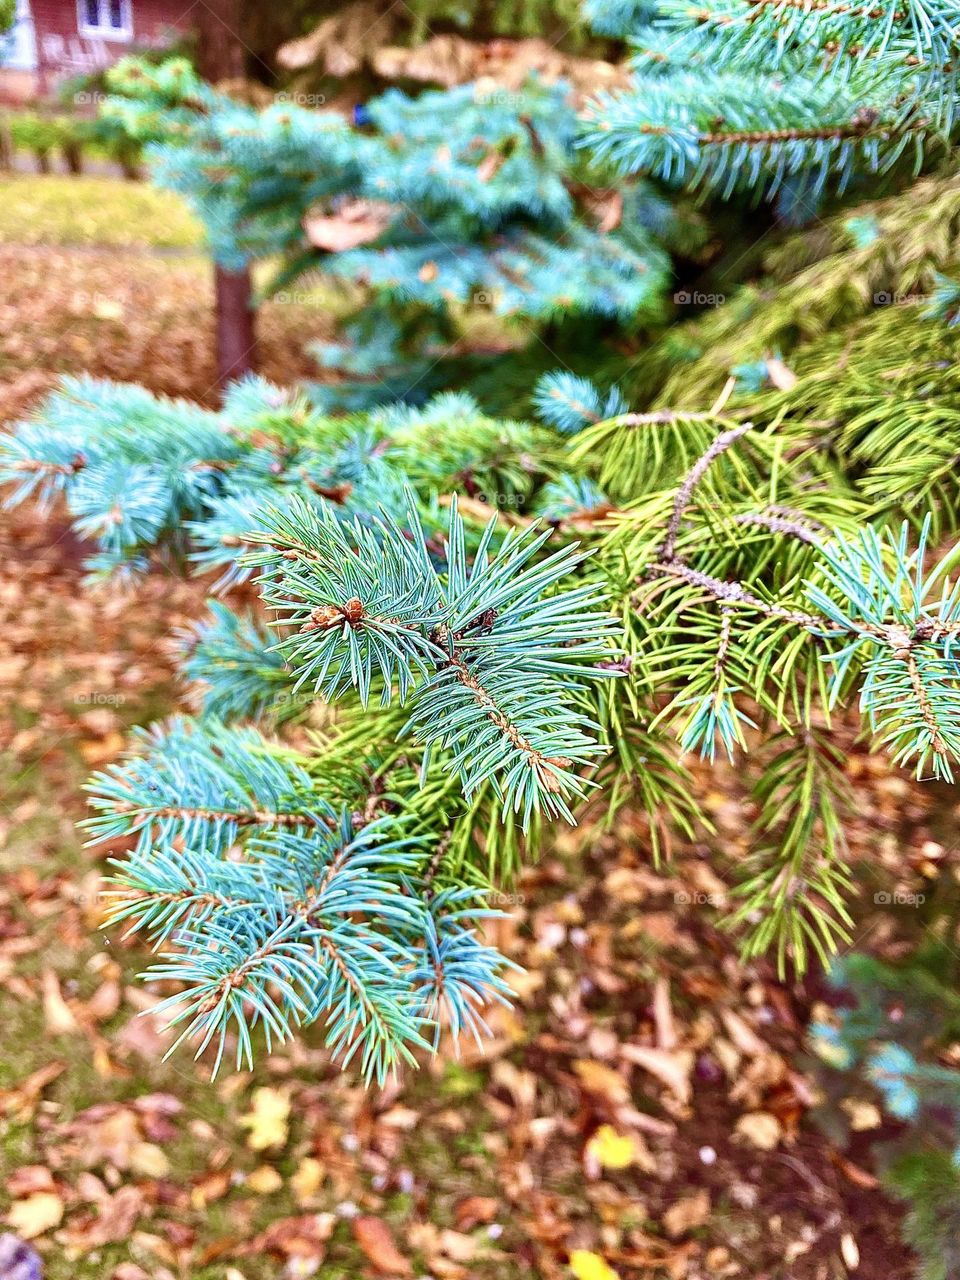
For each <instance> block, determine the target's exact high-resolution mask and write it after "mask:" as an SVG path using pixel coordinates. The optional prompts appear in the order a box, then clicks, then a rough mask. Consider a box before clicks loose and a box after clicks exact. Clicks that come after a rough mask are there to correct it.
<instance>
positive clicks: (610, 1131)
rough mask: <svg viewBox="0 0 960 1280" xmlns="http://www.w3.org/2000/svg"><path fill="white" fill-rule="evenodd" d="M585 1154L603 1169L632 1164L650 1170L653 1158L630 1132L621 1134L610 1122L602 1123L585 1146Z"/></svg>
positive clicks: (640, 1141) (621, 1167)
mask: <svg viewBox="0 0 960 1280" xmlns="http://www.w3.org/2000/svg"><path fill="white" fill-rule="evenodd" d="M586 1151H587V1155H588V1156H589V1157H591V1158H592V1159H594V1160H596V1162H597V1164H599V1165H600V1166H601V1167H602V1168H604V1169H627V1168H629V1166H630V1165H632V1164H638V1165H640V1166H641V1168H644V1169H646V1170H647V1172H652V1171H653V1167H654V1162H653V1158H652V1156H651V1155H650V1152H649V1150H648V1149H647V1147H646V1144H645V1143H644V1142H643V1141H642V1140H641V1139H640V1138H639V1136H637V1135H636V1134H632V1133H625V1134H621V1133H618V1132H617V1131H616V1129H615V1128H614V1127H613V1125H611V1124H602V1125H601V1126H600V1128H599V1129H598V1130H597V1131H596V1133H594V1135H593V1136H592V1137H591V1139H590V1141H589V1142H588V1143H587V1147H586Z"/></svg>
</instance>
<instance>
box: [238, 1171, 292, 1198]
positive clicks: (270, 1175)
mask: <svg viewBox="0 0 960 1280" xmlns="http://www.w3.org/2000/svg"><path fill="white" fill-rule="evenodd" d="M246 1185H247V1186H248V1187H249V1188H250V1190H251V1191H253V1192H254V1193H255V1194H256V1195H258V1196H268V1195H271V1194H272V1193H273V1192H274V1191H279V1190H280V1188H281V1187H282V1186H283V1179H282V1178H281V1177H280V1175H279V1173H277V1171H276V1169H273V1168H271V1167H270V1165H268V1164H262V1165H260V1167H259V1168H258V1169H254V1171H253V1173H250V1174H248V1175H247V1181H246Z"/></svg>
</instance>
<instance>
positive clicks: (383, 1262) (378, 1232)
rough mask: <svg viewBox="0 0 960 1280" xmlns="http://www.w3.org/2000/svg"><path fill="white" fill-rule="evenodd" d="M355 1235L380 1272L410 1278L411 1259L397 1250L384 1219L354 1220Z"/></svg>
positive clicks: (365, 1218) (367, 1217)
mask: <svg viewBox="0 0 960 1280" xmlns="http://www.w3.org/2000/svg"><path fill="white" fill-rule="evenodd" d="M353 1235H354V1238H355V1240H356V1242H357V1244H358V1245H359V1246H360V1248H361V1249H362V1250H363V1252H364V1253H365V1254H366V1255H367V1257H368V1258H369V1259H370V1261H371V1262H372V1263H373V1265H374V1266H375V1267H376V1268H377V1270H378V1271H382V1272H383V1273H384V1274H385V1275H393V1276H408V1275H410V1274H411V1272H412V1271H413V1267H412V1266H411V1265H410V1261H409V1259H408V1258H405V1257H404V1256H403V1254H402V1253H401V1252H400V1250H399V1249H398V1248H397V1246H396V1244H395V1243H394V1239H393V1234H392V1232H391V1231H390V1228H389V1227H388V1226H387V1224H386V1223H385V1222H384V1221H383V1219H382V1218H374V1217H371V1216H363V1217H360V1218H354V1220H353Z"/></svg>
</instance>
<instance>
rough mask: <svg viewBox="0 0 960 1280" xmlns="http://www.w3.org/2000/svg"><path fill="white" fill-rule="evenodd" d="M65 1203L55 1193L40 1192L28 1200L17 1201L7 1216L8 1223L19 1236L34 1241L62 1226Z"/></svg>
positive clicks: (28, 1197)
mask: <svg viewBox="0 0 960 1280" xmlns="http://www.w3.org/2000/svg"><path fill="white" fill-rule="evenodd" d="M62 1217H63V1201H62V1200H61V1199H60V1197H59V1196H58V1195H57V1194H56V1192H54V1191H38V1192H37V1194H36V1195H32V1196H27V1198H26V1200H15V1201H14V1202H13V1204H12V1205H11V1206H10V1212H9V1213H8V1214H7V1222H8V1223H9V1224H10V1226H11V1227H13V1229H14V1231H16V1233H17V1235H19V1236H21V1237H22V1238H23V1239H24V1240H32V1239H33V1238H34V1237H35V1236H40V1235H43V1233H44V1232H45V1231H52V1230H53V1228H54V1227H57V1226H59V1225H60V1219H61V1218H62Z"/></svg>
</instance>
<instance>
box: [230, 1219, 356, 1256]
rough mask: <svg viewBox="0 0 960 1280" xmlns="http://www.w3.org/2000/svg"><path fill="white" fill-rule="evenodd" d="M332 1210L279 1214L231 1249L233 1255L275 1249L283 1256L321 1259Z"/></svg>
mask: <svg viewBox="0 0 960 1280" xmlns="http://www.w3.org/2000/svg"><path fill="white" fill-rule="evenodd" d="M335 1223H336V1218H335V1217H334V1215H333V1214H332V1213H305V1214H302V1215H301V1216H300V1217H296V1218H280V1219H279V1220H278V1221H277V1222H273V1223H271V1224H270V1226H269V1227H267V1229H266V1231H262V1232H261V1233H260V1234H259V1235H258V1236H255V1237H254V1238H253V1239H252V1240H248V1241H246V1242H245V1243H244V1244H242V1245H239V1246H238V1247H237V1248H235V1249H233V1250H232V1252H233V1253H234V1254H235V1255H236V1256H237V1257H248V1256H249V1257H257V1256H258V1255H260V1254H262V1253H275V1254H279V1255H280V1256H281V1257H285V1258H294V1257H296V1258H309V1259H311V1260H317V1261H322V1260H323V1256H324V1254H325V1253H326V1243H327V1241H328V1240H329V1239H330V1236H331V1235H332V1234H333V1228H334V1224H335Z"/></svg>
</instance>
